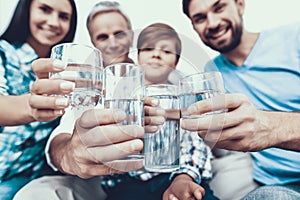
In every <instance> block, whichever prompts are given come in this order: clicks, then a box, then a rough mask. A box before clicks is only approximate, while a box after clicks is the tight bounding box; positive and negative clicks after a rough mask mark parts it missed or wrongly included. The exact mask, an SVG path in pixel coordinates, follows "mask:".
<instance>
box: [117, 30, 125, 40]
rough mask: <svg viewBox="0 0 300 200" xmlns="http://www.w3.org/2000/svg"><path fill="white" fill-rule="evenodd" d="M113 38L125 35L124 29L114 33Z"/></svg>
mask: <svg viewBox="0 0 300 200" xmlns="http://www.w3.org/2000/svg"><path fill="white" fill-rule="evenodd" d="M114 36H115V38H117V39H122V38H125V37H126V33H125V32H124V31H118V32H115V33H114Z"/></svg>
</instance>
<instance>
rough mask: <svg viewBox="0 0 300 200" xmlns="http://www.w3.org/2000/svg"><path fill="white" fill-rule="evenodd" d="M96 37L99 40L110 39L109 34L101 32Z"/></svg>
mask: <svg viewBox="0 0 300 200" xmlns="http://www.w3.org/2000/svg"><path fill="white" fill-rule="evenodd" d="M96 39H97V40H98V41H104V40H107V39H108V35H106V34H100V35H97V37H96Z"/></svg>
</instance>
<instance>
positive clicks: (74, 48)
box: [49, 43, 103, 112]
mask: <svg viewBox="0 0 300 200" xmlns="http://www.w3.org/2000/svg"><path fill="white" fill-rule="evenodd" d="M50 57H51V58H54V59H58V60H61V61H63V62H64V63H66V65H67V66H66V69H65V70H64V71H62V72H59V73H50V74H49V78H50V79H63V80H67V81H72V82H74V83H75V89H74V91H73V92H72V93H71V94H70V95H66V96H65V97H66V98H69V100H70V104H71V108H72V110H74V111H79V112H82V111H84V110H86V109H89V108H93V107H94V106H95V105H96V104H97V103H98V101H99V100H100V99H101V98H102V73H103V65H102V57H101V52H100V51H99V50H98V49H96V48H94V47H90V46H87V45H82V44H76V43H63V44H58V45H56V46H54V47H53V48H52V50H51V56H50Z"/></svg>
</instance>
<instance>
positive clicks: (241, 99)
mask: <svg viewBox="0 0 300 200" xmlns="http://www.w3.org/2000/svg"><path fill="white" fill-rule="evenodd" d="M224 99H225V102H223V103H219V104H216V103H215V104H214V106H212V104H211V102H212V101H211V100H204V101H199V102H197V103H195V104H193V105H192V106H190V107H189V109H188V112H189V113H198V114H199V113H200V114H202V113H205V112H209V111H216V110H221V109H224V108H225V109H228V112H227V113H224V114H215V115H206V116H204V117H201V118H198V119H188V120H183V123H182V124H181V127H182V128H183V129H187V130H192V131H198V134H199V136H200V137H202V138H204V139H205V141H207V142H209V143H211V144H212V145H215V147H218V148H224V149H229V150H237V151H259V150H262V149H266V148H270V147H279V148H284V149H288V150H295V151H300V145H299V144H300V133H299V130H300V124H299V121H300V113H299V112H272V111H261V110H257V109H256V108H255V107H254V105H253V104H252V103H251V102H250V101H249V100H248V98H246V97H245V96H244V95H240V94H226V95H225V98H224ZM215 102H216V101H215ZM212 121H213V122H214V123H211V122H212Z"/></svg>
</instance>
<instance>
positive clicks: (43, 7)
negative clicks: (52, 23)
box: [40, 5, 52, 13]
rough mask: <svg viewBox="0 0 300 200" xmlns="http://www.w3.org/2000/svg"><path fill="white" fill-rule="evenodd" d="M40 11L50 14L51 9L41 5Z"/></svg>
mask: <svg viewBox="0 0 300 200" xmlns="http://www.w3.org/2000/svg"><path fill="white" fill-rule="evenodd" d="M40 10H41V11H42V12H44V13H50V12H51V10H52V9H51V8H50V7H49V6H46V5H42V6H40Z"/></svg>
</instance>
